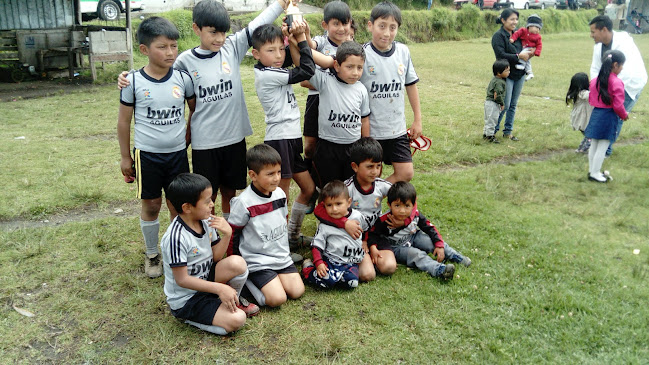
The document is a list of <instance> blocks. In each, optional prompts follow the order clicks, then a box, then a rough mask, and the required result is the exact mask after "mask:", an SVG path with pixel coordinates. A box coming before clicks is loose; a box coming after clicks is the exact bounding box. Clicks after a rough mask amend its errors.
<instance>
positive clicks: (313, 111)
mask: <svg viewBox="0 0 649 365" xmlns="http://www.w3.org/2000/svg"><path fill="white" fill-rule="evenodd" d="M351 20H352V12H351V10H350V9H349V5H347V3H345V2H343V1H340V0H336V1H330V2H328V3H327V4H326V5H325V6H324V9H323V20H322V29H324V31H325V34H323V35H319V36H315V37H313V38H311V36H310V31H309V28H308V26H307V30H306V32H307V33H306V36H307V41H308V42H309V46H310V47H311V48H312V49H314V50H316V51H318V52H320V53H322V54H324V55H325V56H335V55H336V51H337V49H338V47H339V46H340V45H341V44H343V42H345V41H347V40H348V33H349V27H350V25H351ZM325 70H326V69H325ZM300 85H302V86H303V87H306V88H308V89H309V94H308V96H307V99H306V108H305V111H304V155H305V157H306V160H307V163H310V162H311V160H312V159H313V155H314V154H315V147H316V141H317V140H318V109H319V108H318V105H319V93H318V91H317V90H316V89H315V88H313V86H312V85H311V84H310V83H309V81H303V82H301V83H300Z"/></svg>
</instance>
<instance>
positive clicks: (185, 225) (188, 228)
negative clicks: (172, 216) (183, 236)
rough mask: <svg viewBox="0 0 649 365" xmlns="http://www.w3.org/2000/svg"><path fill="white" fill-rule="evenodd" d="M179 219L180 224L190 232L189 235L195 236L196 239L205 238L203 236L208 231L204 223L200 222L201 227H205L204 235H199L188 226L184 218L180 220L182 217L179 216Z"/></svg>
mask: <svg viewBox="0 0 649 365" xmlns="http://www.w3.org/2000/svg"><path fill="white" fill-rule="evenodd" d="M177 218H178V222H180V224H182V225H183V227H185V229H186V230H188V231H189V233H191V234H193V235H194V236H195V237H196V238H203V235H204V234H205V232H207V229H206V228H205V226H204V225H203V221H199V222H201V227H203V233H198V232H196V231H194V230H193V229H192V228H191V227H190V226H188V225H187V223H185V221H184V220H183V219H182V218H180V216H178V217H177Z"/></svg>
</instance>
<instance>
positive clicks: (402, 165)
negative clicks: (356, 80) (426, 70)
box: [361, 1, 422, 183]
mask: <svg viewBox="0 0 649 365" xmlns="http://www.w3.org/2000/svg"><path fill="white" fill-rule="evenodd" d="M399 26H401V11H400V10H399V8H398V7H397V6H396V5H394V4H393V3H391V2H389V1H383V2H381V3H378V4H377V5H376V6H374V8H373V9H372V12H371V13H370V20H369V22H368V23H367V27H368V30H369V31H370V33H371V35H372V41H371V42H368V43H366V44H365V45H364V46H363V48H364V49H365V54H366V57H367V58H366V60H365V66H364V67H363V76H362V77H361V82H362V83H363V85H365V87H366V88H367V91H368V92H369V97H370V110H372V115H370V136H371V137H373V138H375V139H376V140H378V141H379V142H380V143H381V146H382V147H383V162H385V163H386V164H388V165H392V167H393V168H394V172H393V174H392V175H390V176H388V177H387V178H386V180H388V181H389V182H391V183H395V182H397V181H410V180H411V179H412V176H413V174H414V170H413V166H412V155H411V153H410V139H413V140H414V139H417V138H418V137H419V136H421V134H422V124H421V109H420V106H419V91H418V89H417V82H418V81H419V78H418V77H417V73H416V72H415V68H414V66H413V64H412V59H411V58H410V51H409V50H408V47H407V46H405V45H404V44H402V43H399V42H395V41H394V38H395V37H396V35H397V31H398V29H399ZM404 89H405V90H404ZM404 91H405V93H407V94H408V101H409V102H410V106H411V108H412V111H413V114H414V120H413V122H412V124H411V125H410V129H407V128H406V115H405V110H404V108H405V98H404Z"/></svg>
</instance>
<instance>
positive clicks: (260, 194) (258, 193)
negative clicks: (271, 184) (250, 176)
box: [250, 183, 273, 199]
mask: <svg viewBox="0 0 649 365" xmlns="http://www.w3.org/2000/svg"><path fill="white" fill-rule="evenodd" d="M250 188H251V189H252V191H254V192H255V194H257V195H259V196H260V197H262V198H266V199H269V198H270V197H271V195H273V192H272V191H271V192H270V194H268V195H266V194H264V193H262V192H261V191H259V189H257V188H256V187H255V184H253V183H251V184H250Z"/></svg>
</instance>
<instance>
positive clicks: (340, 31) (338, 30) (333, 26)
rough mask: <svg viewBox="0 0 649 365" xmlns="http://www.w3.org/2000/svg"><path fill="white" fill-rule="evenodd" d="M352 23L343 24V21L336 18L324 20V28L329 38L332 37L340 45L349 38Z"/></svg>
mask: <svg viewBox="0 0 649 365" xmlns="http://www.w3.org/2000/svg"><path fill="white" fill-rule="evenodd" d="M350 25H351V22H347V23H346V24H343V22H341V21H340V20H338V19H335V18H332V19H329V22H328V23H327V22H325V21H322V29H324V30H326V31H327V35H328V36H329V38H331V40H332V41H334V43H336V44H337V45H340V44H341V43H343V42H344V41H346V40H347V36H348V34H349V26H350Z"/></svg>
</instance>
